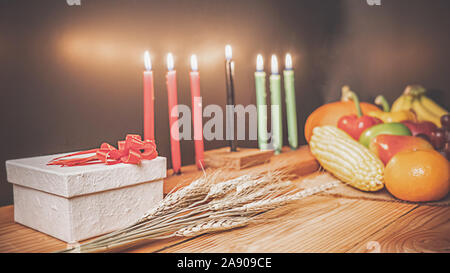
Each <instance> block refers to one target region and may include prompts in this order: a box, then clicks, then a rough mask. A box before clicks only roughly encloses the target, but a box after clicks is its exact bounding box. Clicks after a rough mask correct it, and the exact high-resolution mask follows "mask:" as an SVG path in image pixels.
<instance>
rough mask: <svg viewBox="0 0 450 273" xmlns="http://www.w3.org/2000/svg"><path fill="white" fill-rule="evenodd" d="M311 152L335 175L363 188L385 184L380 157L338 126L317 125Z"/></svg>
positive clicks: (369, 189)
mask: <svg viewBox="0 0 450 273" xmlns="http://www.w3.org/2000/svg"><path fill="white" fill-rule="evenodd" d="M309 146H310V149H311V153H312V154H313V155H314V156H315V157H316V159H317V160H318V161H319V163H320V165H322V167H323V168H324V169H325V170H327V171H328V172H330V173H332V174H333V175H334V176H336V177H337V178H339V179H340V180H342V181H343V182H345V183H346V184H349V185H350V186H353V187H355V188H357V189H359V190H362V191H378V190H381V189H382V188H383V187H384V178H383V174H384V165H383V163H382V162H381V160H380V159H378V157H377V156H376V155H375V154H374V153H372V152H371V151H369V150H368V149H367V148H366V147H364V146H363V145H362V144H360V143H359V142H357V141H355V140H354V139H353V138H352V137H350V136H349V135H348V134H346V133H345V132H344V131H342V130H340V129H338V128H336V127H334V126H323V127H316V128H314V130H313V135H312V137H311V140H310V142H309Z"/></svg>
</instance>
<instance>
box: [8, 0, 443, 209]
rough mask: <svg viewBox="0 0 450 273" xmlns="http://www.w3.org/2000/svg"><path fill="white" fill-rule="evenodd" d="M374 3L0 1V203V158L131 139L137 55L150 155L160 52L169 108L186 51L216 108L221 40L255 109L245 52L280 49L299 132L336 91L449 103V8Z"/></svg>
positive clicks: (137, 93)
mask: <svg viewBox="0 0 450 273" xmlns="http://www.w3.org/2000/svg"><path fill="white" fill-rule="evenodd" d="M381 1H382V6H380V7H371V6H369V5H367V3H366V1H365V0H342V1H338V0H305V1H301V0H241V1H238V0H235V1H231V0H230V1H225V0H222V1H219V0H189V1H183V0H177V1H174V0H164V1H163V0H160V1H156V0H155V1H144V0H139V1H138V0H134V1H130V0H127V1H125V0H120V1H119V0H102V1H100V0H82V5H81V6H68V5H67V4H66V2H65V1H64V0H57V1H25V0H20V1H19V0H1V1H0V65H1V70H0V88H1V107H0V109H1V110H0V111H1V112H0V113H1V115H0V120H1V123H0V124H1V129H0V132H1V135H0V143H1V145H0V147H1V152H0V162H1V164H0V205H5V204H10V203H12V187H11V185H10V184H9V183H7V181H6V173H5V168H4V161H5V160H7V159H13V158H21V157H29V156H36V155H43V154H52V153H59V152H66V151H74V150H80V149H87V148H92V147H97V146H99V145H100V143H101V142H102V141H107V142H110V143H115V141H117V140H119V139H122V138H123V137H124V136H125V134H126V133H142V100H141V97H142V79H141V77H142V71H143V59H142V56H143V52H144V50H149V51H150V52H151V54H152V57H153V66H154V73H155V77H156V79H155V80H156V85H155V89H156V112H157V114H156V138H157V142H158V148H159V152H160V154H161V155H163V156H168V157H170V156H169V153H170V150H169V145H168V143H169V137H168V133H169V129H168V111H167V96H166V89H165V79H164V73H165V70H166V69H165V64H164V63H165V62H164V59H165V55H166V54H167V52H169V51H171V52H173V54H174V56H175V58H176V59H175V66H176V69H177V71H178V75H179V77H178V84H179V90H178V95H179V103H183V104H188V105H190V91H189V88H188V76H187V75H188V74H187V73H188V64H189V56H190V55H191V54H193V53H196V54H197V55H198V58H199V67H200V70H201V78H202V82H201V88H202V94H203V102H204V105H207V104H219V105H222V106H223V105H224V104H225V88H224V86H225V83H224V65H223V62H224V46H225V44H227V43H230V44H231V45H232V46H233V51H234V57H235V60H236V83H237V85H236V102H237V103H239V104H244V105H247V104H250V103H255V94H254V93H255V92H254V81H253V72H254V70H255V60H256V55H257V54H258V53H262V54H263V55H264V57H265V60H266V62H267V61H268V60H269V57H270V54H272V53H275V54H278V56H279V57H280V58H282V57H283V56H284V54H285V53H287V52H290V53H291V54H292V55H293V58H294V67H295V70H296V74H295V75H296V79H295V80H296V92H297V107H298V117H299V121H298V122H299V130H300V132H299V133H300V135H301V136H302V135H303V129H302V128H303V124H304V121H305V119H306V117H307V115H308V114H309V113H310V112H311V111H312V110H313V109H314V108H315V107H317V106H319V105H320V104H322V103H324V102H329V101H333V100H336V99H338V97H339V92H340V87H341V86H342V85H343V84H349V85H351V86H352V88H353V89H354V90H355V91H358V93H359V94H360V95H361V97H362V99H363V100H373V98H374V97H375V96H376V95H377V94H379V93H381V92H383V93H384V94H386V95H387V97H388V99H389V100H390V101H391V102H392V100H393V99H394V98H395V97H396V96H398V95H399V94H400V93H401V92H402V90H403V89H404V87H405V86H406V85H407V84H409V83H421V84H423V85H425V86H426V87H428V88H430V89H432V90H433V92H432V96H433V97H435V98H437V99H439V100H440V102H441V104H443V105H444V106H446V107H447V108H449V106H450V103H449V101H450V99H449V98H450V94H449V90H450V66H449V60H450V51H449V48H450V36H449V35H448V29H449V27H450V17H449V16H448V15H449V12H450V1H448V0H433V1H427V0H381ZM266 67H267V66H266ZM285 141H287V137H286V136H285ZM301 142H302V143H304V139H303V137H302V140H301ZM223 144H224V143H223V142H221V141H215V142H207V143H205V145H206V148H207V149H211V148H214V147H219V146H221V145H223ZM241 145H246V146H256V142H248V143H241ZM181 149H182V155H183V158H182V161H183V164H191V163H193V143H192V142H189V141H183V142H182V143H181Z"/></svg>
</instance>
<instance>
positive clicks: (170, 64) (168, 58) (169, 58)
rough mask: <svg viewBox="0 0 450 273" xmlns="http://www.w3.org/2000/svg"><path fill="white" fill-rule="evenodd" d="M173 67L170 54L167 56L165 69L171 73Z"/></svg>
mask: <svg viewBox="0 0 450 273" xmlns="http://www.w3.org/2000/svg"><path fill="white" fill-rule="evenodd" d="M173 67H174V64H173V55H172V53H169V54H167V69H168V70H169V71H172V70H173Z"/></svg>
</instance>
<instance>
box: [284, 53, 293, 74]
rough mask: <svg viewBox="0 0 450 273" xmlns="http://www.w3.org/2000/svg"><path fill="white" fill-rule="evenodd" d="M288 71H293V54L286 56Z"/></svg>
mask: <svg viewBox="0 0 450 273" xmlns="http://www.w3.org/2000/svg"><path fill="white" fill-rule="evenodd" d="M285 67H286V70H291V69H292V57H291V54H289V53H288V54H286V65H285Z"/></svg>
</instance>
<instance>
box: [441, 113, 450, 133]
mask: <svg viewBox="0 0 450 273" xmlns="http://www.w3.org/2000/svg"><path fill="white" fill-rule="evenodd" d="M441 124H442V128H444V129H447V130H450V115H443V116H442V117H441Z"/></svg>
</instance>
